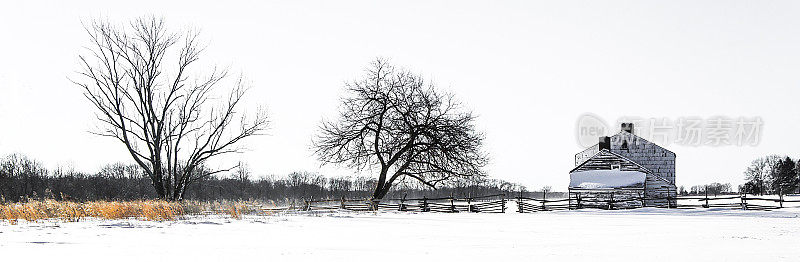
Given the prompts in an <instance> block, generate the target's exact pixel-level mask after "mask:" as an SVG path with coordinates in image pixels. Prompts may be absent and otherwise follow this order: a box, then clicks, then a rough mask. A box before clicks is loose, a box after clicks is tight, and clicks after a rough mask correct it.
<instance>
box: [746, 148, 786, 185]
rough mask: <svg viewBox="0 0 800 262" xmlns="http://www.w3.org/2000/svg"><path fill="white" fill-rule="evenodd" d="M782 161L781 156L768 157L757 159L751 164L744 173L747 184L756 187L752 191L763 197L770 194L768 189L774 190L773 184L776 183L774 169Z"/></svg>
mask: <svg viewBox="0 0 800 262" xmlns="http://www.w3.org/2000/svg"><path fill="white" fill-rule="evenodd" d="M780 160H781V156H778V155H768V156H765V157H760V158H756V159H754V160H753V162H751V163H750V166H748V167H747V169H745V171H744V175H745V180H747V184H749V185H751V186H753V187H755V189H753V188H751V189H750V191H752V192H756V193H758V194H760V195H763V194H765V193H770V192H768V189H770V188H773V186H772V183H773V181H775V179H774V177H775V174H774V173H775V172H774V167H775V165H776V164H777V163H778V161H780Z"/></svg>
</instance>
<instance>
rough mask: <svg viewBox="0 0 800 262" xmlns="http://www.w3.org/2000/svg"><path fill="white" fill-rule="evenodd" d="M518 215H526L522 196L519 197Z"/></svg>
mask: <svg viewBox="0 0 800 262" xmlns="http://www.w3.org/2000/svg"><path fill="white" fill-rule="evenodd" d="M517 213H525V209H523V208H522V196H520V195H517Z"/></svg>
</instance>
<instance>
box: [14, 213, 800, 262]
mask: <svg viewBox="0 0 800 262" xmlns="http://www.w3.org/2000/svg"><path fill="white" fill-rule="evenodd" d="M0 257H1V258H2V261H23V260H24V261H45V260H53V259H58V260H60V261H63V260H66V261H101V260H102V261H112V260H121V261H235V260H241V261H434V260H436V261H456V260H458V261H510V260H514V261H532V260H543V261H589V260H590V261H612V260H616V261H701V260H704V259H709V260H706V261H762V260H763V261H798V260H800V209H795V208H791V209H782V210H779V211H742V210H714V209H696V210H674V209H671V210H667V209H654V208H643V209H636V210H613V211H604V210H580V211H559V212H539V213H533V214H518V213H513V212H509V213H505V214H467V213H459V214H436V213H395V212H381V213H341V212H340V213H326V214H304V215H277V216H271V217H245V218H244V219H242V220H232V219H227V218H209V217H203V218H191V219H186V220H178V221H169V222H148V221H137V220H115V221H83V222H77V223H60V222H40V223H24V222H23V223H20V224H18V225H9V224H6V223H0Z"/></svg>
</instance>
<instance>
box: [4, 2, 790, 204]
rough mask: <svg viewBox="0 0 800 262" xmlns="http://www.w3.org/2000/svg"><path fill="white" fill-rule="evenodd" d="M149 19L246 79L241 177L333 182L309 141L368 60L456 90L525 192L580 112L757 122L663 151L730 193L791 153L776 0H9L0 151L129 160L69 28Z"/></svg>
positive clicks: (558, 160) (553, 173) (563, 168)
mask: <svg viewBox="0 0 800 262" xmlns="http://www.w3.org/2000/svg"><path fill="white" fill-rule="evenodd" d="M151 14H153V15H160V16H165V17H166V19H167V23H168V24H169V25H170V27H172V28H173V29H181V28H184V27H186V26H192V27H195V28H199V29H201V30H202V37H203V38H204V39H205V40H206V41H207V42H208V48H207V49H206V50H207V51H206V53H205V56H204V57H202V59H203V61H204V62H207V63H217V64H222V65H230V66H231V67H232V68H233V69H234V71H236V72H243V73H244V74H245V75H247V76H248V78H249V79H250V80H251V82H252V83H253V85H254V87H253V89H252V90H251V93H250V94H249V95H250V99H251V101H249V104H248V105H247V106H248V107H250V106H255V105H256V104H263V105H266V106H267V107H268V108H269V111H270V113H271V118H272V121H273V126H272V128H271V130H270V131H269V135H268V136H262V137H257V138H253V139H250V140H249V141H247V142H246V143H247V144H248V147H249V148H251V151H249V152H248V153H245V154H242V155H239V156H236V157H234V158H233V159H228V160H229V161H236V160H239V159H242V160H246V161H248V162H249V163H250V165H251V167H252V169H253V170H254V172H255V173H257V174H262V175H263V174H276V175H283V174H286V173H289V172H291V171H312V172H320V173H323V174H328V175H342V174H348V173H349V171H347V170H341V169H335V168H323V169H320V168H319V163H318V162H317V161H316V160H315V158H314V157H313V155H312V152H311V150H309V147H310V142H311V138H312V136H313V134H314V132H315V131H316V127H317V125H318V124H319V122H320V120H321V119H322V118H323V117H326V116H327V117H332V116H334V115H335V110H336V107H337V104H338V98H339V95H340V94H341V91H342V83H343V82H344V81H346V80H351V79H353V78H355V77H357V76H358V75H360V74H361V72H362V69H363V68H364V66H366V65H367V63H368V62H369V61H370V60H371V59H373V58H375V57H376V56H382V57H389V58H391V59H392V61H393V62H394V63H395V64H397V65H401V66H405V67H408V68H410V69H412V70H414V71H416V72H420V73H422V74H423V75H425V76H427V77H428V79H430V80H433V81H435V82H436V83H437V85H438V86H440V87H442V88H446V89H448V90H450V91H453V92H455V93H456V94H457V96H458V97H459V98H460V99H461V100H462V101H463V102H464V103H465V104H467V106H468V107H469V108H471V109H472V110H473V111H474V112H475V113H476V114H478V115H479V116H480V118H479V119H478V124H479V127H480V128H481V129H482V130H483V131H485V132H486V135H487V139H486V150H487V151H488V152H489V153H490V154H491V157H492V162H491V165H490V166H489V167H488V170H489V173H490V175H491V176H494V177H497V178H502V179H506V180H510V181H514V182H519V183H522V184H524V185H526V186H528V187H529V188H538V187H540V186H543V185H552V186H553V187H554V188H555V189H559V190H565V189H566V186H567V184H568V183H569V176H568V171H569V170H570V169H571V168H572V167H573V166H574V159H573V155H574V154H575V153H577V152H578V151H580V150H581V149H582V148H581V147H580V146H578V144H577V143H576V139H575V123H576V120H577V118H578V117H579V116H580V115H581V114H583V113H587V112H588V113H593V114H595V115H598V116H600V117H602V118H604V119H606V120H607V121H609V122H614V121H615V120H616V119H617V118H619V117H623V116H641V117H646V118H649V117H667V118H671V119H676V118H678V117H689V116H696V117H701V118H707V117H711V116H716V115H724V116H730V117H739V116H745V117H755V116H757V117H761V118H762V119H763V121H764V126H763V133H762V140H761V142H760V144H759V145H758V146H749V147H735V146H727V147H689V146H681V145H674V144H673V145H667V146H665V147H667V148H669V149H670V150H672V151H673V152H675V153H676V154H677V174H676V177H677V183H678V184H679V185H687V186H689V185H694V184H701V183H709V182H714V181H720V182H730V183H733V184H735V185H736V184H740V183H742V171H743V169H744V168H745V167H746V165H747V164H748V163H749V161H750V160H751V159H753V158H755V157H758V156H762V155H765V154H768V153H777V154H788V155H791V156H793V157H800V152H798V149H800V138H799V137H798V136H797V131H798V130H800V114H798V106H797V104H796V102H797V101H800V92H799V91H798V90H800V88H799V87H798V84H800V74H798V72H800V26H798V25H800V16H798V15H797V14H800V6H798V4H797V2H792V1H547V2H545V1H452V2H438V1H437V2H434V1H393V2H381V3H377V1H284V2H270V1H213V2H211V3H203V2H202V1H185V2H179V1H152V2H151V1H137V2H113V1H112V2H109V1H96V2H80V3H78V2H77V1H69V2H68V1H53V2H37V1H12V2H8V3H4V4H3V6H2V8H0V155H5V154H10V153H14V152H19V153H24V154H27V155H29V156H31V157H33V158H36V159H38V160H40V161H43V162H45V163H46V164H47V166H49V167H55V166H56V165H71V166H74V167H75V168H76V169H78V170H83V171H89V172H94V171H96V170H97V169H98V168H99V167H100V166H101V165H103V164H105V163H110V162H116V161H130V157H129V156H128V155H127V154H126V152H125V151H124V150H123V148H122V147H120V145H119V144H117V143H115V141H113V140H111V139H107V138H101V137H97V136H93V135H91V134H89V133H87V131H89V130H91V129H92V128H93V126H94V125H95V123H96V122H95V121H94V119H93V115H92V110H91V109H92V108H90V105H89V104H88V103H87V102H86V101H85V100H84V98H83V97H82V96H81V92H80V90H79V89H78V88H77V87H76V86H74V85H73V84H71V83H70V82H69V80H68V79H67V77H69V76H74V72H75V71H76V70H77V69H78V68H79V67H78V63H77V62H78V60H77V58H78V54H79V52H81V48H82V47H83V46H86V45H87V44H88V40H87V37H86V34H85V32H84V31H82V26H81V20H86V21H88V20H90V19H92V18H96V17H106V18H108V19H110V20H111V21H115V22H125V21H127V20H128V19H131V18H134V17H137V16H143V15H151ZM613 128H614V129H617V128H618V127H613Z"/></svg>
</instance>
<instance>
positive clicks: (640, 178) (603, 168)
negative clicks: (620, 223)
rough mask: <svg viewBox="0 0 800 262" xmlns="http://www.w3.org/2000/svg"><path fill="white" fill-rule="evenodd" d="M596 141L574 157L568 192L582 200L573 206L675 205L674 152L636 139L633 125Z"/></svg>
mask: <svg viewBox="0 0 800 262" xmlns="http://www.w3.org/2000/svg"><path fill="white" fill-rule="evenodd" d="M599 140H600V141H599V142H598V143H597V144H595V145H593V146H590V147H589V148H586V149H585V150H583V151H581V152H580V153H578V154H575V168H573V169H572V170H570V171H569V173H570V185H569V191H570V196H571V197H574V198H576V199H577V198H580V199H583V200H584V203H576V204H582V205H583V204H585V205H589V206H592V205H608V203H616V204H614V206H615V207H636V206H642V205H643V206H667V205H669V206H675V204H676V202H675V200H674V197H676V196H677V188H676V186H675V153H673V152H672V151H669V150H667V149H665V148H663V147H660V146H658V145H656V144H654V143H652V142H650V141H647V140H645V139H643V138H641V137H639V136H636V135H635V134H634V128H633V123H622V128H621V130H620V132H619V133H617V134H616V135H613V136H611V137H607V136H603V137H600V139H599ZM643 198H644V199H645V201H641V199H643ZM670 198H672V199H670ZM579 201H580V200H579Z"/></svg>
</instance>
